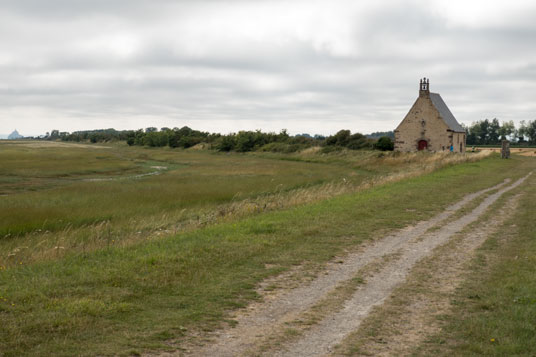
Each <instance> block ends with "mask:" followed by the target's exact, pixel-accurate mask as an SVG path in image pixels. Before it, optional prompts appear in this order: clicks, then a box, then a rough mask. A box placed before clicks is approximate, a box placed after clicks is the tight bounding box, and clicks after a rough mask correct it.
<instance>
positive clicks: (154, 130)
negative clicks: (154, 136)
mask: <svg viewBox="0 0 536 357" xmlns="http://www.w3.org/2000/svg"><path fill="white" fill-rule="evenodd" d="M156 131H158V129H157V128H155V127H154V126H150V127H148V128H145V132H146V133H154V132H156Z"/></svg>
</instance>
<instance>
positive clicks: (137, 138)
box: [45, 126, 394, 153]
mask: <svg viewBox="0 0 536 357" xmlns="http://www.w3.org/2000/svg"><path fill="white" fill-rule="evenodd" d="M387 134H389V133H387ZM45 139H47V140H62V141H74V142H81V141H90V142H92V143H96V142H108V141H126V143H127V144H128V145H130V146H132V145H138V146H149V147H164V146H168V147H171V148H185V149H186V148H190V147H193V146H196V145H198V144H200V145H203V146H205V147H206V148H209V149H213V150H217V151H225V152H228V151H236V152H248V151H270V152H282V153H291V152H296V151H299V150H303V149H307V148H310V147H313V146H318V147H320V148H321V150H322V151H324V152H330V151H337V150H342V149H344V148H346V149H350V150H360V149H377V150H384V151H385V150H393V147H394V144H393V141H392V140H391V138H390V137H389V136H388V135H385V136H381V137H380V138H379V139H378V138H377V137H376V138H371V137H368V136H365V135H363V134H360V133H352V132H351V131H350V130H340V131H339V132H337V133H336V134H334V135H330V136H327V137H326V136H323V135H314V136H311V135H309V134H298V135H294V136H291V135H289V134H288V132H287V131H286V130H282V131H280V132H279V133H274V132H268V133H265V132H262V131H260V130H256V131H239V132H237V133H231V134H227V135H222V134H218V133H209V132H204V131H198V130H194V129H191V128H189V127H187V126H185V127H182V128H173V129H170V128H166V127H165V128H161V129H160V130H159V129H158V128H156V127H149V128H145V129H139V130H121V131H118V130H115V129H101V130H87V131H76V132H73V133H68V132H59V131H58V130H52V131H51V132H50V133H47V135H46V136H45Z"/></svg>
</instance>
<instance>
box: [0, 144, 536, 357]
mask: <svg viewBox="0 0 536 357" xmlns="http://www.w3.org/2000/svg"><path fill="white" fill-rule="evenodd" d="M148 152H149V153H151V154H152V155H154V156H157V157H159V158H160V156H161V155H162V156H165V157H175V155H179V156H180V155H181V154H180V153H177V152H171V151H169V152H166V151H154V152H153V151H144V153H148ZM182 154H184V155H190V154H189V153H182ZM199 155H206V154H199ZM189 157H191V156H189ZM226 157H227V156H217V159H218V160H215V158H214V157H211V160H209V159H206V160H208V161H219V160H220V159H221V160H225V159H224V158H226ZM415 157H417V156H407V157H405V158H404V160H406V161H408V160H409V161H410V162H404V161H402V164H405V165H406V166H408V165H409V164H411V160H414V158H415ZM230 159H231V160H236V162H237V165H239V163H238V162H244V161H246V160H249V159H250V158H249V157H248V156H243V155H237V156H232V155H231V156H230ZM369 159H370V160H375V159H372V158H365V159H363V158H362V160H361V161H363V162H365V161H367V160H369ZM382 159H383V158H382ZM391 159H393V160H394V158H387V160H386V161H384V163H385V165H387V166H388V164H389V160H391ZM151 160H155V158H154V157H151ZM170 160H171V159H170ZM199 160H202V158H200V159H199ZM251 160H253V161H254V162H255V160H259V161H260V162H261V163H262V162H265V160H268V161H269V162H271V163H272V164H274V165H276V164H275V163H274V162H277V165H278V164H279V163H281V162H283V161H281V160H278V161H275V160H273V158H272V159H268V158H263V157H256V156H253V157H252V158H251ZM293 160H302V161H304V160H305V161H307V160H310V158H303V157H302V158H293ZM527 160H530V159H523V158H517V157H516V158H514V159H512V160H508V161H504V160H502V161H501V160H499V159H497V158H489V159H485V160H483V161H480V162H475V163H466V164H461V165H457V166H451V167H448V168H445V169H441V170H439V171H437V172H435V173H432V174H430V175H425V176H420V177H416V178H412V179H408V180H404V181H400V182H395V183H390V184H385V185H382V186H379V187H375V188H372V189H368V190H365V191H362V192H361V193H359V194H347V195H342V196H339V197H335V198H332V199H328V200H324V201H321V202H318V203H315V204H310V205H301V206H297V207H294V208H290V209H284V210H280V211H275V212H269V213H263V214H257V215H254V216H251V217H246V218H244V219H240V220H231V221H229V222H223V223H221V224H215V225H212V226H210V227H206V228H201V229H197V230H192V231H189V232H184V233H181V234H171V235H170V236H168V237H165V238H161V239H158V240H152V241H144V242H138V243H137V244H132V245H131V246H128V247H117V246H113V245H110V246H101V249H99V250H98V251H95V252H85V253H84V252H78V253H73V254H71V255H67V256H66V257H64V258H61V259H60V258H58V259H56V260H48V261H47V260H44V261H35V262H33V263H31V264H22V265H17V266H14V265H11V266H9V267H8V268H7V269H2V271H0V296H1V298H0V300H1V302H0V316H1V318H2V324H1V325H0V351H1V352H2V353H3V354H5V355H13V356H15V355H17V356H18V355H73V354H75V355H95V354H116V353H121V352H122V353H125V354H128V353H138V352H141V351H143V350H144V349H153V348H156V349H158V348H163V347H164V345H163V344H162V342H163V341H165V340H166V339H169V338H177V337H179V338H180V336H181V335H183V334H184V332H185V331H186V330H190V331H192V330H193V331H195V330H198V329H211V328H215V327H216V326H219V325H220V324H221V323H222V321H223V320H224V319H225V316H226V315H225V311H226V310H228V309H233V308H236V307H239V306H243V304H245V303H247V301H248V300H250V299H254V298H255V297H256V296H255V292H254V286H255V284H256V283H257V282H258V281H260V280H261V279H263V278H265V277H268V276H271V275H273V274H277V273H278V272H281V271H284V270H286V269H289V268H290V267H291V266H293V265H296V264H302V263H304V262H308V263H309V264H312V265H314V264H321V263H323V262H325V261H327V260H329V259H330V258H331V257H333V256H334V255H335V254H339V253H341V252H342V251H343V250H344V249H345V248H348V247H351V246H355V245H356V244H358V243H359V242H361V241H363V240H366V239H371V238H374V237H377V236H379V235H381V233H382V232H385V231H387V230H391V229H395V228H400V227H402V226H404V225H406V224H408V223H410V222H413V221H415V220H417V219H421V218H426V217H429V216H431V215H432V214H434V213H436V212H438V211H440V210H441V209H443V208H444V207H445V205H447V204H448V203H450V202H452V201H453V200H456V199H458V198H460V197H461V196H462V195H464V194H465V193H467V192H469V191H473V190H476V189H479V188H481V187H484V186H489V185H492V184H494V183H497V182H499V181H501V180H503V179H504V178H505V177H506V176H513V177H519V176H520V175H522V174H524V173H525V172H526V171H527V170H529V167H527V166H526V165H523V164H525V163H527V162H529V161H527ZM285 161H286V160H285ZM302 161H290V163H292V164H296V163H299V164H300V165H302V164H307V165H310V164H311V163H307V162H302ZM249 163H250V164H251V162H249ZM218 164H220V165H224V166H228V165H229V161H223V162H220V163H218ZM191 165H192V166H194V165H195V162H193V163H192V164H191ZM244 165H245V164H244ZM316 165H318V164H314V165H313V166H314V168H313V169H312V170H313V171H315V170H318V168H319V167H321V168H323V166H316ZM350 166H351V165H350ZM393 166H394V167H395V169H393V170H394V171H396V167H400V165H399V164H393ZM409 166H411V165H409ZM238 167H240V166H238ZM330 167H331V166H330ZM340 167H344V165H340ZM244 169H245V168H244ZM232 170H234V168H232ZM232 170H231V171H232ZM252 170H256V168H253V169H252ZM283 170H288V167H287V166H283ZM211 171H212V170H208V172H211ZM228 171H229V170H228ZM170 174H171V173H170V172H167V173H166V175H170ZM207 174H208V173H207ZM166 175H159V176H155V177H158V178H161V177H165V176H166ZM199 177H200V176H198V177H197V180H199V179H200V178H199ZM152 179H153V177H147V178H144V180H142V181H140V182H145V180H147V181H150V180H152ZM175 179H176V178H175ZM127 181H128V180H127ZM106 182H107V181H106ZM111 182H113V181H111ZM98 183H99V184H102V183H103V182H102V181H100V182H98ZM121 183H122V184H124V182H121ZM209 183H210V181H209ZM76 184H77V183H74V184H72V185H76ZM83 184H94V182H83ZM69 185H71V184H69ZM69 185H59V186H57V188H54V189H49V190H46V192H47V193H48V194H50V193H53V192H56V191H54V190H56V189H58V190H60V191H58V192H63V191H61V190H62V189H64V188H65V189H69V188H70V187H69ZM99 187H100V186H97V188H96V189H95V190H94V191H92V192H96V191H98V188H99ZM44 192H45V191H37V193H44ZM263 192H265V191H263ZM261 193H262V192H261ZM11 197H12V196H6V197H3V199H7V198H11ZM45 197H47V198H50V196H45ZM97 197H100V196H98V195H97ZM162 198H163V199H165V197H162ZM38 203H39V202H34V204H35V205H38ZM164 208H165V207H164ZM67 213H68V212H67ZM139 217H143V216H139ZM30 236H31V234H30ZM26 237H27V236H25V235H19V236H15V237H8V239H7V240H8V241H13V240H16V239H25V238H26ZM4 240H5V238H4V239H3V241H4ZM164 348H165V347H164Z"/></svg>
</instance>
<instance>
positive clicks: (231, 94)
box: [0, 0, 536, 135]
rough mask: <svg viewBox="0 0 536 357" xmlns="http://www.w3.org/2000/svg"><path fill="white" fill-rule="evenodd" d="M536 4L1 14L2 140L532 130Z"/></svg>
mask: <svg viewBox="0 0 536 357" xmlns="http://www.w3.org/2000/svg"><path fill="white" fill-rule="evenodd" d="M535 19H536V2H535V1H521V0H508V1H497V0H495V1H484V0H482V1H480V0H479V1H473V0H464V1H453V0H449V1H445V0H441V1H439V0H437V1H436V0H423V1H420V0H414V1H411V0H410V1H405V0H400V1H384V0H378V1H364V0H363V1H359V0H348V1H346V0H323V1H314V0H306V1H300V0H285V1H275V0H270V1H269V0H256V1H251V0H229V1H225V0H213V1H211V0H191V1H190V0H182V1H181V0H177V1H172V0H146V1H142V0H46V1H45V0H0V133H2V134H8V133H10V132H11V131H12V130H14V129H17V130H18V131H19V132H20V133H21V134H23V135H37V134H44V133H45V132H47V131H50V130H52V129H59V130H60V131H75V130H84V129H98V128H110V127H113V128H116V129H137V128H145V127H148V126H156V127H159V128H160V127H163V126H167V127H182V126H184V125H187V126H190V127H192V128H194V129H200V130H207V131H211V132H222V133H228V132H232V131H238V130H254V129H261V130H263V131H279V130H281V129H283V128H286V129H288V130H289V132H290V133H293V134H296V133H302V132H307V133H311V134H314V133H320V134H330V133H334V132H336V131H338V130H339V129H351V130H352V131H359V132H363V133H370V132H373V131H386V130H393V129H394V128H395V127H396V126H397V125H398V123H399V122H400V121H401V120H402V119H403V117H404V116H405V115H406V113H407V112H408V110H409V108H410V107H411V105H412V104H413V102H414V101H415V99H416V97H417V95H418V83H419V79H420V78H422V77H423V76H424V77H428V78H430V88H431V90H432V91H433V92H437V93H440V94H441V96H442V97H443V99H444V100H445V102H446V103H447V104H448V105H449V107H450V109H451V111H452V112H453V114H454V116H456V118H457V119H458V121H460V122H461V123H465V124H469V123H471V122H472V121H476V120H481V119H485V118H490V119H491V118H494V117H497V118H499V119H500V120H514V121H515V122H519V121H520V120H533V119H536V20H535Z"/></svg>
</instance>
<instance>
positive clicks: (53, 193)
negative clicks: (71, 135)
mask: <svg viewBox="0 0 536 357" xmlns="http://www.w3.org/2000/svg"><path fill="white" fill-rule="evenodd" d="M0 148H1V150H0V160H1V162H2V165H1V169H0V180H2V181H3V183H6V184H5V185H2V186H1V188H3V189H4V190H3V191H4V193H8V195H7V196H4V197H2V198H1V200H0V237H3V236H6V235H10V236H14V235H22V234H26V233H30V232H34V231H36V230H38V229H41V230H43V231H45V230H49V231H57V230H61V229H65V228H67V227H70V228H72V227H80V226H82V225H87V224H92V223H96V222H102V221H113V223H114V224H115V223H116V222H117V224H119V225H121V224H128V221H129V220H132V219H135V220H137V221H140V220H143V219H144V218H151V217H152V216H155V215H162V214H164V213H165V214H168V215H171V214H173V212H175V213H176V212H180V211H181V210H183V209H185V208H192V207H203V206H210V205H214V204H217V203H223V202H230V201H232V200H240V199H244V198H247V197H254V196H258V195H262V194H269V193H273V192H278V191H284V190H290V189H293V188H297V187H304V186H308V185H315V184H319V183H323V182H328V181H332V180H335V179H341V178H343V177H346V178H347V179H348V180H354V181H356V182H359V181H360V180H362V179H363V178H364V177H370V174H368V175H366V176H365V175H363V174H361V173H359V172H357V171H356V170H353V169H351V168H348V167H342V166H336V165H329V164H310V163H303V162H288V161H281V160H274V159H269V158H263V157H256V156H252V155H224V154H213V153H208V152H195V151H194V152H192V151H179V150H176V151H172V150H149V149H144V148H127V147H117V146H112V147H110V148H109V149H103V148H95V149H92V148H89V149H88V148H78V147H76V146H74V147H72V148H71V147H69V148H68V149H66V148H64V147H40V148H38V149H36V148H28V147H24V146H21V145H20V144H18V145H17V144H11V145H9V144H0ZM151 166H162V167H166V169H165V170H163V172H162V174H160V175H155V176H147V177H143V178H136V175H138V174H142V173H147V172H151V171H153V172H154V171H155V169H154V168H151ZM98 178H100V179H105V178H109V179H110V180H109V181H89V180H92V179H98ZM1 188H0V192H1V191H2V189H1ZM125 222H126V223H125Z"/></svg>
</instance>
